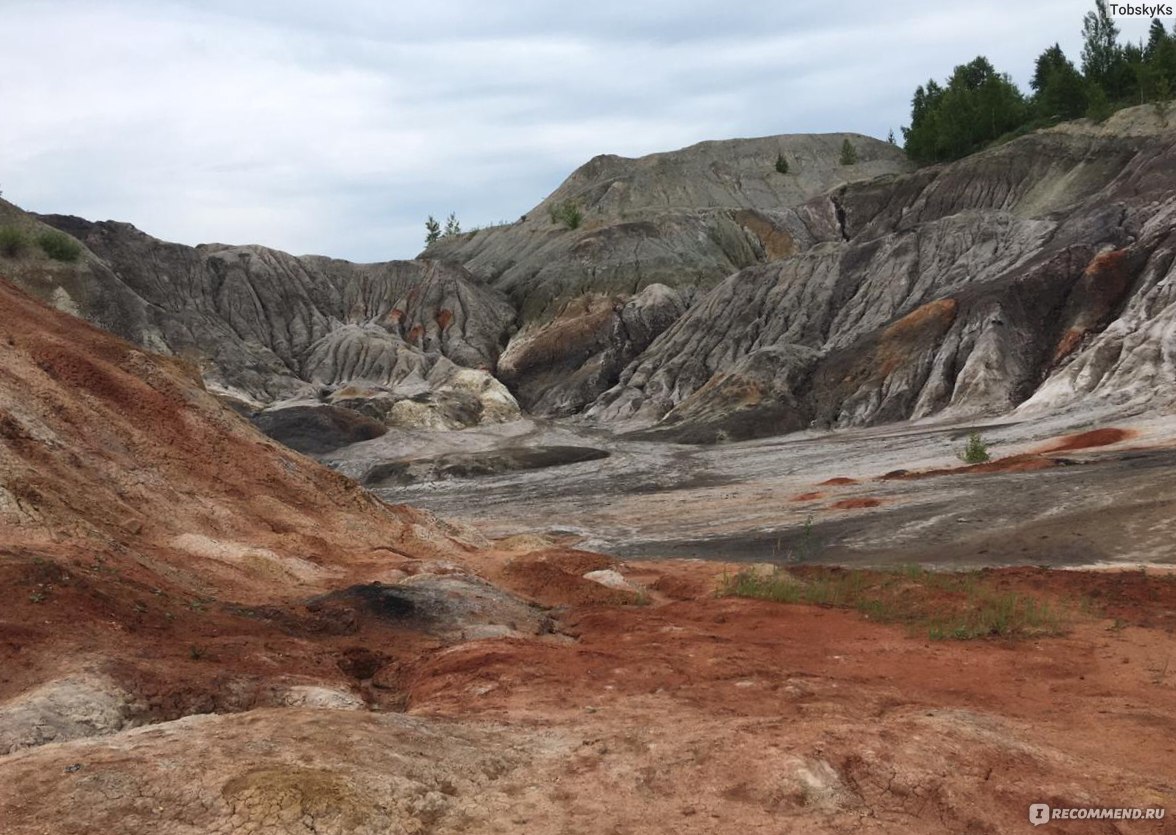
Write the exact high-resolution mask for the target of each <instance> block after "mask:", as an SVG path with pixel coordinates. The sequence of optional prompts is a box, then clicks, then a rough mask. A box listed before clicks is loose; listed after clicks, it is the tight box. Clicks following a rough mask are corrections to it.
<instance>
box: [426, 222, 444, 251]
mask: <svg viewBox="0 0 1176 835" xmlns="http://www.w3.org/2000/svg"><path fill="white" fill-rule="evenodd" d="M440 237H441V224H440V223H438V222H437V218H435V217H433V216H432V215H429V217H428V218H427V219H426V220H425V246H428V245H429V244H431V243H433V242H434V241H436V240H437V239H438V238H440Z"/></svg>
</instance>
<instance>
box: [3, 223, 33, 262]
mask: <svg viewBox="0 0 1176 835" xmlns="http://www.w3.org/2000/svg"><path fill="white" fill-rule="evenodd" d="M28 248H29V236H28V235H26V234H25V232H24V230H23V229H20V228H18V227H16V226H2V227H0V255H3V256H4V257H5V258H18V257H20V256H21V255H23V254H24V253H25V251H26V250H27V249H28Z"/></svg>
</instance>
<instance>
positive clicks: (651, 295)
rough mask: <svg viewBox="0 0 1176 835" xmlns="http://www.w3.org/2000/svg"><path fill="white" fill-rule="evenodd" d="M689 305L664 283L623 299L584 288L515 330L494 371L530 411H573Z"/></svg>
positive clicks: (607, 385) (592, 397)
mask: <svg viewBox="0 0 1176 835" xmlns="http://www.w3.org/2000/svg"><path fill="white" fill-rule="evenodd" d="M686 308H687V305H686V301H685V294H683V293H679V292H678V291H675V290H671V289H670V288H669V287H666V286H665V285H664V284H651V285H649V286H647V287H646V288H645V289H644V290H642V291H641V292H640V293H638V294H637V295H636V296H633V297H631V298H629V299H627V300H626V299H622V298H621V297H608V296H599V295H588V296H581V297H580V298H578V299H575V300H573V301H572V302H569V303H568V305H567V306H565V307H564V309H563V310H561V311H560V313H559V314H558V315H557V316H556V317H555V318H554V319H552V320H551V321H549V322H545V323H543V324H539V323H532V324H529V325H527V326H525V327H524V328H523V329H522V330H521V331H520V332H519V333H518V334H516V335H515V336H514V337H513V338H512V339H511V341H510V343H509V344H508V345H507V348H506V350H505V351H504V352H503V354H502V356H501V357H500V358H499V362H498V376H499V377H500V378H501V379H502V380H503V382H505V383H506V384H507V385H509V386H510V387H511V388H512V389H513V390H514V391H515V392H517V394H518V396H519V398H520V399H521V402H522V404H523V406H524V407H525V408H526V409H527V411H529V412H531V413H532V414H538V415H548V416H557V415H570V414H575V413H577V412H579V411H581V410H582V409H583V408H584V407H585V406H587V405H588V404H589V403H591V402H592V401H593V400H595V399H596V398H597V397H598V396H599V395H600V394H601V393H603V392H604V391H605V390H607V389H609V388H611V387H612V386H613V385H614V384H615V383H616V382H617V379H618V378H619V376H620V373H621V371H622V370H623V369H624V368H625V366H626V365H628V364H629V362H631V361H632V360H633V359H634V358H635V357H636V356H637V355H638V354H640V353H641V352H642V351H644V350H645V349H646V348H647V347H649V344H650V343H651V342H653V340H654V338H655V337H657V336H658V335H659V334H660V333H661V332H662V331H664V330H665V329H666V328H668V327H669V326H670V325H672V324H673V323H674V322H675V321H676V320H677V319H678V317H680V316H681V315H682V314H683V313H685V311H686Z"/></svg>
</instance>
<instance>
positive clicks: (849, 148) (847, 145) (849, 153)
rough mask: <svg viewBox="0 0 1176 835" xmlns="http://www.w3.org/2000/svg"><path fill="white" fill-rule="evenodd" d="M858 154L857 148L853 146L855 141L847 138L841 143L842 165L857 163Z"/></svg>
mask: <svg viewBox="0 0 1176 835" xmlns="http://www.w3.org/2000/svg"><path fill="white" fill-rule="evenodd" d="M857 161H858V155H857V149H856V148H854V147H853V143H852V142H850V141H849V139H846V140H845V141H844V142H842V143H841V160H840V162H841V164H842V165H857Z"/></svg>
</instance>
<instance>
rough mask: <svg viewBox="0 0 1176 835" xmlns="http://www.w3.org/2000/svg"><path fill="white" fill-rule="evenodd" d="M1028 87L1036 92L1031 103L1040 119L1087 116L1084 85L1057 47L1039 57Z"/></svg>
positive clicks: (1076, 71) (1075, 70)
mask: <svg viewBox="0 0 1176 835" xmlns="http://www.w3.org/2000/svg"><path fill="white" fill-rule="evenodd" d="M1030 84H1031V85H1032V87H1033V89H1034V91H1036V93H1037V95H1036V96H1034V97H1033V104H1034V109H1035V110H1036V112H1037V114H1038V115H1039V116H1042V117H1044V118H1046V119H1077V118H1078V117H1080V116H1082V115H1083V114H1085V113H1086V107H1087V101H1086V82H1084V81H1083V80H1082V74H1081V73H1079V72H1078V69H1077V68H1076V67H1075V66H1074V65H1073V64H1072V63H1070V59H1069V58H1067V57H1066V56H1065V54H1064V53H1063V52H1062V49H1061V47H1060V46H1058V45H1057V44H1054V45H1053V46H1051V47H1050V48H1049V49H1047V50H1046V51H1045V52H1043V53H1041V55H1040V56H1039V57H1038V59H1037V68H1036V70H1035V71H1034V73H1033V80H1032V81H1031V82H1030Z"/></svg>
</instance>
